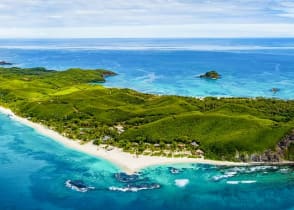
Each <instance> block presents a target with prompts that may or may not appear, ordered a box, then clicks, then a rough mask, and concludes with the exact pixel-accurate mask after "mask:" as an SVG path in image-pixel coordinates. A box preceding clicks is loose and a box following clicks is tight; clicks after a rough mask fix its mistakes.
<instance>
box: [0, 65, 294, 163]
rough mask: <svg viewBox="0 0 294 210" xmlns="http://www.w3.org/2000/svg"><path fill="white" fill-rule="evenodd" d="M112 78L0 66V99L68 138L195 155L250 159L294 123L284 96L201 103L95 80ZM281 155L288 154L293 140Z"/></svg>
mask: <svg viewBox="0 0 294 210" xmlns="http://www.w3.org/2000/svg"><path fill="white" fill-rule="evenodd" d="M113 75H115V73H113V72H111V71H106V70H99V69H98V70H82V69H69V70H67V71H62V72H58V71H49V70H46V69H44V68H32V69H21V68H0V102H1V104H2V105H3V106H5V107H9V108H10V109H12V110H13V111H14V112H16V113H17V114H18V115H21V116H23V117H28V118H29V119H30V120H32V121H35V122H40V123H43V124H45V125H47V126H49V127H50V128H52V129H54V130H56V131H58V132H60V133H62V134H63V135H65V136H68V137H70V138H73V139H80V140H83V141H94V143H96V144H99V143H106V144H110V145H115V146H119V147H122V148H124V149H125V150H127V151H129V152H136V153H145V154H152V155H155V154H157V155H161V154H163V155H174V154H177V155H184V154H186V155H187V156H197V155H199V149H200V150H202V151H204V154H205V157H207V158H212V159H224V160H240V156H242V160H243V159H244V157H247V158H245V160H250V155H252V154H263V153H264V152H265V151H266V150H272V151H275V149H276V146H277V144H278V143H279V142H280V141H281V139H282V138H283V137H284V136H286V135H287V134H289V133H290V132H291V130H292V129H293V128H294V101H291V100H289V101H284V100H277V99H264V98H257V99H250V98H222V99H216V98H211V97H208V98H205V99H202V100H200V99H196V98H192V97H180V96H158V95H151V94H143V93H139V92H136V91H133V90H130V89H116V88H104V87H103V86H101V85H100V83H101V82H104V81H105V77H107V76H113ZM119 127H120V129H121V130H120V129H119ZM103 139H104V140H105V141H103ZM193 142H194V144H195V143H196V144H197V145H199V146H195V145H194V146H193ZM191 143H192V144H191ZM197 151H198V153H197ZM284 152H285V158H288V159H293V154H292V153H293V143H292V144H290V146H289V149H287V150H286V151H284Z"/></svg>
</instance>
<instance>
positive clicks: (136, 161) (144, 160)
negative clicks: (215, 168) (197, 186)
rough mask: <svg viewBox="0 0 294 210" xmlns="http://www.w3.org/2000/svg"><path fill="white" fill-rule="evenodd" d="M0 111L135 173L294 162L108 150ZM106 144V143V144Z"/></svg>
mask: <svg viewBox="0 0 294 210" xmlns="http://www.w3.org/2000/svg"><path fill="white" fill-rule="evenodd" d="M0 113H2V114H5V115H8V116H10V117H11V119H13V120H15V121H17V122H19V123H21V124H23V125H25V126H28V127H31V128H33V129H34V130H35V131H36V132H38V133H39V134H41V135H44V136H46V137H49V138H50V139H52V140H54V141H56V142H58V143H60V144H62V145H63V146H65V147H68V148H70V149H74V150H76V151H79V152H82V153H85V154H88V155H91V156H94V157H96V158H102V159H104V160H107V161H109V162H111V163H113V164H114V165H116V166H117V167H118V168H120V169H121V170H122V171H124V172H126V173H128V174H133V173H135V172H138V171H140V170H141V169H143V168H147V167H150V166H160V165H168V164H184V163H199V164H209V165H219V166H249V165H264V164H267V165H273V164H274V165H283V164H294V163H293V162H291V161H289V162H288V161H284V162H277V163H270V162H269V163H263V162H258V163H244V162H230V161H217V160H208V159H204V158H187V157H185V158H170V157H159V156H146V155H138V156H137V155H134V154H130V153H127V152H123V151H122V149H120V148H116V147H113V146H111V148H113V149H112V150H107V149H105V148H104V147H103V145H99V146H97V145H94V144H93V143H92V142H88V143H85V144H81V143H80V142H79V141H77V140H72V139H69V138H67V137H65V136H62V135H61V134H60V133H58V132H56V131H54V130H51V129H50V128H48V127H46V126H45V125H42V124H40V123H35V122H31V121H29V120H28V119H26V118H23V117H20V116H17V115H16V114H14V113H13V112H12V111H11V110H10V109H8V108H5V107H3V106H0ZM104 146H105V145H104Z"/></svg>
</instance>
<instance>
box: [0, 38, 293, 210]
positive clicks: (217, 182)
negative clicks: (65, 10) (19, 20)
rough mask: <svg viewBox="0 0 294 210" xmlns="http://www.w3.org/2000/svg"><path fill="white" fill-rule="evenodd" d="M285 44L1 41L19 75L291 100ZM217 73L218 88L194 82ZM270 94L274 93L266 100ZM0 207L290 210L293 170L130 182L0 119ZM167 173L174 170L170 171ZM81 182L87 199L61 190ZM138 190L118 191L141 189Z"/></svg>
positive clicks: (196, 168)
mask: <svg viewBox="0 0 294 210" xmlns="http://www.w3.org/2000/svg"><path fill="white" fill-rule="evenodd" d="M293 56H294V39H282V40H279V39H242V40H238V39H234V40H225V39H212V40H203V39H201V40H198V39H197V40H148V39H144V40H136V39H135V40H134V39H132V40H128V39H124V40H120V39H105V40H93V39H87V40H0V60H6V61H9V62H14V63H16V65H17V66H21V67H34V66H45V67H47V68H49V69H58V70H64V69H66V68H69V67H82V68H107V69H112V70H114V71H116V72H118V73H119V75H118V76H116V77H112V78H108V82H107V83H106V84H105V85H106V86H113V87H129V88H133V89H137V90H140V91H144V92H151V93H160V94H161V93H165V94H178V95H189V96H207V95H212V96H247V97H249V96H265V97H279V98H285V99H288V98H291V99H293V98H294V91H293V90H294V83H293V80H294V62H293ZM210 69H215V70H218V71H219V72H220V73H221V74H222V75H223V78H222V79H221V80H219V81H206V80H200V79H198V78H196V77H195V76H196V75H198V74H200V73H202V72H205V71H207V70H210ZM273 87H277V88H280V89H281V91H280V92H278V93H277V94H276V95H273V94H272V93H271V92H270V91H269V90H270V89H271V88H273ZM0 122H1V124H0V184H1V185H0V186H1V190H0V209H1V210H6V209H9V210H10V209H25V210H26V209H28V210H31V209H45V210H47V209H49V210H51V209H52V210H55V209H82V210H90V209H109V210H111V209H122V210H124V209H136V210H137V209H140V210H141V209H142V210H145V209H146V210H149V209H154V210H157V209H163V210H164V209H169V210H174V209H175V210H176V209H177V210H178V209H180V210H181V209H187V210H191V209H192V210H193V209H287V210H290V209H294V199H293V195H294V168H293V167H290V166H281V167H271V166H268V167H231V168H225V167H216V166H209V165H199V164H186V165H174V166H172V167H174V168H176V169H179V170H180V171H179V173H177V174H174V173H171V169H170V168H169V167H171V166H159V167H150V168H147V169H144V170H142V171H141V172H140V174H139V175H138V176H136V177H135V180H133V182H131V181H129V182H122V181H124V180H119V179H117V173H119V172H121V171H120V169H119V168H118V167H117V166H115V165H113V164H111V163H109V162H108V161H105V160H102V159H97V158H95V157H91V156H88V155H86V154H83V153H79V152H77V151H73V150H70V149H68V148H66V147H64V146H62V145H60V144H59V143H56V142H55V141H53V140H51V139H49V138H47V137H44V136H42V135H39V134H38V133H36V132H35V131H34V130H33V129H31V128H28V127H26V126H23V125H21V124H19V123H18V122H15V121H13V120H12V119H10V118H9V117H8V116H5V115H2V114H0ZM172 171H176V170H175V169H174V170H172ZM69 180H80V181H82V183H83V184H84V185H85V186H86V187H87V186H88V187H93V188H94V189H89V191H87V192H79V191H76V189H77V188H74V187H73V188H71V187H72V186H71V187H70V186H66V182H67V181H69ZM152 186H153V187H154V186H156V188H157V187H159V188H158V189H147V190H141V191H137V192H124V191H126V190H128V189H129V190H130V189H133V190H134V191H136V190H139V189H140V187H141V188H142V187H145V188H152Z"/></svg>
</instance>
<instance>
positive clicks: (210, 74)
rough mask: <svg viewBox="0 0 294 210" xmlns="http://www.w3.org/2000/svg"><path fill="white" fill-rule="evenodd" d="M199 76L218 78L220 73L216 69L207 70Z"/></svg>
mask: <svg viewBox="0 0 294 210" xmlns="http://www.w3.org/2000/svg"><path fill="white" fill-rule="evenodd" d="M200 78H205V79H219V78H221V75H220V74H219V73H218V72H216V71H208V72H206V73H205V74H201V75H200Z"/></svg>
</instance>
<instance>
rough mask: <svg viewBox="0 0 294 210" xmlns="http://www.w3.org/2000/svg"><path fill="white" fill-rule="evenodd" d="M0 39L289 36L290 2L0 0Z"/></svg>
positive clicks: (292, 33)
mask: <svg viewBox="0 0 294 210" xmlns="http://www.w3.org/2000/svg"><path fill="white" fill-rule="evenodd" d="M0 22H1V26H0V29H1V30H0V37H10V38H13V37H19V38H29V37H32V38H51V37H52V38H67V37H68V38H76V37H81V38H82V37H294V0H0Z"/></svg>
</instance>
